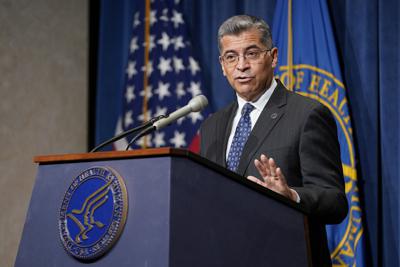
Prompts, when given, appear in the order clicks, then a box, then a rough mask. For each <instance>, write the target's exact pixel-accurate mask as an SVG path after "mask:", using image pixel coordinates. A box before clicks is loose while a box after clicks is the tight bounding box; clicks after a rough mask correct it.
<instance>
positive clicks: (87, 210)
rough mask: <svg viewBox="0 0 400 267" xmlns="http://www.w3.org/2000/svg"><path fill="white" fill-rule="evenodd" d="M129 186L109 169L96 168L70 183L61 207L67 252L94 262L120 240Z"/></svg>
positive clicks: (61, 228) (63, 237)
mask: <svg viewBox="0 0 400 267" xmlns="http://www.w3.org/2000/svg"><path fill="white" fill-rule="evenodd" d="M127 211H128V197H127V193H126V187H125V183H124V181H123V179H122V177H121V176H119V175H118V173H116V172H115V170H113V169H111V168H109V167H92V168H90V169H88V170H85V171H83V172H82V173H81V174H79V175H78V176H77V177H76V178H75V179H74V180H73V181H72V183H71V184H70V186H69V187H68V189H67V192H66V193H65V195H64V199H63V201H62V204H61V209H60V216H59V230H60V237H61V242H62V244H63V245H64V248H65V250H66V251H67V252H68V253H69V254H70V255H72V256H74V257H75V258H78V259H80V260H94V259H96V258H98V257H100V256H102V255H103V254H104V253H106V252H107V251H108V250H109V249H110V248H111V247H112V246H113V245H114V243H115V242H116V241H117V240H118V238H119V236H120V234H121V232H122V230H123V228H124V226H125V221H126V216H127Z"/></svg>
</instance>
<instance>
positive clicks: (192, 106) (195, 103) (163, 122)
mask: <svg viewBox="0 0 400 267" xmlns="http://www.w3.org/2000/svg"><path fill="white" fill-rule="evenodd" d="M207 105H208V100H207V98H206V97H205V96H204V95H198V96H195V97H193V98H192V99H191V100H190V101H189V103H188V104H187V105H186V106H184V107H182V108H180V109H178V110H175V111H174V112H172V113H171V114H169V115H168V116H167V117H164V118H161V119H159V120H157V121H156V122H154V123H153V125H151V126H149V127H147V128H146V129H144V130H142V131H141V132H140V133H139V134H138V135H136V136H135V137H133V138H132V140H131V141H130V142H129V144H128V146H127V147H126V150H128V149H129V147H130V146H131V145H132V144H133V142H135V141H136V140H137V139H139V138H140V137H142V136H144V135H147V134H149V133H151V132H154V131H155V130H160V129H162V128H164V127H165V126H168V125H169V124H171V123H172V122H174V121H176V120H178V119H180V118H182V117H184V116H186V115H188V114H189V113H191V112H198V111H201V110H203V109H204V108H205V107H206V106H207Z"/></svg>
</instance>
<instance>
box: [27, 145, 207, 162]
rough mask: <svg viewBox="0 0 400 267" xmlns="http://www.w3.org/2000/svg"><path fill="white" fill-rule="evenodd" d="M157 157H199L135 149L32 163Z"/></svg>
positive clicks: (166, 149) (174, 151)
mask: <svg viewBox="0 0 400 267" xmlns="http://www.w3.org/2000/svg"><path fill="white" fill-rule="evenodd" d="M158 156H180V157H182V156H187V157H199V156H197V155H196V154H194V153H192V152H190V151H188V150H185V149H177V148H170V147H163V148H149V149H137V150H128V151H106V152H94V153H76V154H61V155H46V156H36V157H34V158H33V161H34V162H35V163H39V164H52V163H67V162H77V161H97V160H112V159H127V158H143V157H158ZM199 158H201V157H199Z"/></svg>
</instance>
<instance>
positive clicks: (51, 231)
mask: <svg viewBox="0 0 400 267" xmlns="http://www.w3.org/2000/svg"><path fill="white" fill-rule="evenodd" d="M95 166H105V167H112V168H113V169H114V170H115V171H116V172H117V173H118V174H119V175H120V176H121V177H122V178H123V179H124V181H125V184H126V188H127V193H128V202H129V205H128V214H127V220H126V225H125V227H124V229H123V232H122V234H121V236H120V238H119V240H118V241H117V242H116V243H115V245H114V246H113V247H112V248H111V250H110V251H108V252H107V253H106V254H105V255H104V256H102V257H100V258H99V259H97V260H95V261H92V262H89V263H87V262H86V263H84V262H82V261H79V260H77V259H75V258H74V257H72V256H70V255H68V254H67V252H66V251H65V250H64V247H63V245H62V243H61V240H60V233H59V228H58V220H59V213H60V208H61V204H62V201H63V198H64V195H65V193H66V191H67V189H68V187H69V186H70V184H71V182H72V181H73V180H74V178H75V177H77V176H78V175H79V174H80V173H82V172H83V171H84V170H87V169H89V168H92V167H95ZM170 166H171V158H167V157H161V158H146V159H135V160H132V159H125V160H113V161H100V162H86V163H65V164H54V165H40V166H39V170H38V175H37V178H36V183H35V186H34V190H33V193H32V198H31V202H30V206H29V210H28V213H27V218H26V222H25V226H24V231H23V237H22V240H21V243H20V247H19V252H18V255H17V259H16V263H15V266H16V267H20V266H38V267H45V266H83V265H93V266H166V264H167V263H168V258H169V227H170V225H169V213H170V211H169V199H170V196H169V192H170ZM89 234H90V233H89Z"/></svg>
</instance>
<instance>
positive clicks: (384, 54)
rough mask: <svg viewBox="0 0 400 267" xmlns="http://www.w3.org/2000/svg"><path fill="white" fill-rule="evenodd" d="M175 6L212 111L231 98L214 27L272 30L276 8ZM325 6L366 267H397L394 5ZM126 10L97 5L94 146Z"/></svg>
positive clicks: (120, 64) (255, 4)
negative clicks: (244, 21)
mask: <svg viewBox="0 0 400 267" xmlns="http://www.w3.org/2000/svg"><path fill="white" fill-rule="evenodd" d="M182 1H183V4H184V10H185V12H184V18H185V20H186V22H187V24H188V27H189V29H190V37H191V40H192V43H193V47H194V51H195V56H197V59H198V60H199V61H200V63H201V66H202V70H203V75H204V79H203V80H204V82H205V86H206V87H207V89H208V90H209V91H210V94H211V99H210V101H211V104H212V108H213V109H214V110H216V109H219V108H221V107H222V106H224V105H226V104H227V103H228V102H229V101H231V100H232V99H233V96H234V94H233V93H232V90H231V89H230V87H229V85H228V83H227V82H226V81H225V78H224V77H223V76H222V72H221V69H220V65H219V63H218V49H217V42H216V36H217V29H218V26H219V24H221V22H222V21H224V20H225V19H226V18H228V17H229V16H231V15H235V14H241V13H246V14H251V15H255V16H258V17H261V18H264V19H265V20H266V21H267V22H268V23H269V24H270V25H271V26H272V27H273V25H272V21H273V15H274V8H275V0H269V1H268V0H253V1H234V0H218V1H213V0H182ZM278 1H283V0H278ZM328 4H329V7H330V12H331V17H332V20H333V21H332V22H333V26H334V31H335V37H336V42H337V47H338V51H339V56H340V60H341V68H342V72H343V74H344V82H345V85H346V88H347V93H348V99H349V102H350V109H351V116H352V121H353V135H354V139H355V147H356V152H357V155H356V157H357V168H358V183H359V188H360V191H361V196H362V203H363V207H362V208H363V212H364V236H365V238H366V241H367V244H366V247H367V251H366V252H365V253H366V254H367V259H368V262H369V263H370V266H387V267H392V266H399V254H400V253H399V252H400V250H399V246H400V243H399V238H400V235H399V227H398V225H399V218H400V217H399V209H400V205H399V204H400V198H399V180H400V177H399V165H400V162H399V159H400V157H399V147H398V146H399V141H400V133H399V127H398V124H399V111H400V109H399V93H400V89H399V88H398V87H399V85H400V84H399V81H398V75H399V66H398V62H399V52H398V51H399V48H398V42H399V37H400V32H399V27H398V22H399V20H400V19H399V15H400V10H399V3H398V1H397V0H386V1H379V0H353V1H345V0H336V1H333V0H331V1H328ZM133 8H134V1H133V0H131V1H129V0H125V1H101V12H100V36H99V51H98V55H99V56H98V62H99V63H98V69H97V75H98V76H97V77H98V78H97V98H96V118H95V124H96V133H95V137H94V140H95V143H96V144H98V143H99V142H101V141H103V140H105V139H107V138H110V137H111V136H113V134H114V128H115V124H116V117H117V115H118V112H119V109H120V104H119V103H120V95H121V92H122V89H123V82H124V71H125V64H126V60H127V54H128V47H129V41H130V40H129V38H130V36H129V29H130V26H131V22H132V17H133V12H132V10H133Z"/></svg>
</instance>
